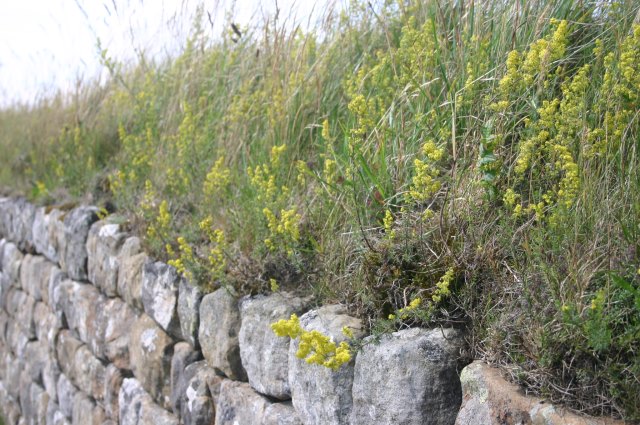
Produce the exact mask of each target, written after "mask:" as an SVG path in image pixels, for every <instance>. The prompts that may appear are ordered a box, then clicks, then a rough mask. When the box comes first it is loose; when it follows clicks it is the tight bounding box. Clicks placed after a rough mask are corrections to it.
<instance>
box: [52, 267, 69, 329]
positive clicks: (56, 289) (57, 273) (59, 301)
mask: <svg viewBox="0 0 640 425" xmlns="http://www.w3.org/2000/svg"><path fill="white" fill-rule="evenodd" d="M63 282H72V281H71V280H69V279H68V278H67V274H66V273H65V272H63V271H62V270H60V269H59V268H57V267H54V268H53V269H51V274H50V276H49V282H47V286H48V287H47V292H48V300H49V307H51V310H52V313H53V314H54V316H55V317H56V324H57V326H58V327H63V326H67V323H66V318H65V317H64V309H63V299H64V295H66V294H65V288H61V287H60V286H61V285H62V284H63ZM69 285H70V283H69Z"/></svg>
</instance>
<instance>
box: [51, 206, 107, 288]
mask: <svg viewBox="0 0 640 425" xmlns="http://www.w3.org/2000/svg"><path fill="white" fill-rule="evenodd" d="M97 212H98V209H97V208H95V207H86V206H81V207H77V208H74V209H73V210H71V211H69V212H67V213H66V214H65V216H64V221H63V226H62V230H63V234H62V235H59V239H58V241H59V243H60V251H59V260H60V267H61V268H62V270H64V271H65V272H66V273H67V274H68V275H69V277H70V278H71V279H74V280H86V279H87V278H88V274H87V247H86V242H87V235H88V234H89V228H90V227H91V225H92V224H93V223H94V222H95V221H96V220H97V219H98V216H97Z"/></svg>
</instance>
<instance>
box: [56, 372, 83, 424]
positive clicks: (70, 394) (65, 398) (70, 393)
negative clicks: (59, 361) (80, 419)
mask: <svg viewBox="0 0 640 425" xmlns="http://www.w3.org/2000/svg"><path fill="white" fill-rule="evenodd" d="M56 389H57V391H58V406H59V407H60V411H61V412H62V413H63V414H64V416H65V417H66V418H67V419H71V416H72V415H73V400H74V398H75V396H76V393H77V392H78V389H77V388H76V387H75V385H73V384H72V383H71V381H70V380H69V378H67V377H66V376H65V375H64V374H61V375H60V377H59V378H58V385H57V386H56Z"/></svg>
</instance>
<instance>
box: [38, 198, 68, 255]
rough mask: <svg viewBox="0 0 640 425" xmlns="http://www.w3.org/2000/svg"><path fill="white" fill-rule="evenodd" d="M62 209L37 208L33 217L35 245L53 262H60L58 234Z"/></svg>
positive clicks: (39, 251)
mask: <svg viewBox="0 0 640 425" xmlns="http://www.w3.org/2000/svg"><path fill="white" fill-rule="evenodd" d="M62 214H63V213H62V211H60V210H56V209H54V210H51V211H49V212H47V209H46V208H44V207H41V208H38V209H37V210H36V213H35V216H34V218H33V228H32V234H33V245H34V248H35V250H36V251H37V252H38V253H40V254H42V255H44V256H45V257H46V258H47V259H48V260H49V261H51V262H53V263H57V262H58V249H59V244H58V235H57V231H56V229H57V226H58V225H59V224H58V223H60V217H61V216H62Z"/></svg>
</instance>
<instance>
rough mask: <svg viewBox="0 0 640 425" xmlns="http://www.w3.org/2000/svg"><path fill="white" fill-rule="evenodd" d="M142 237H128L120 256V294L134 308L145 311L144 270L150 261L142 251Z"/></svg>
mask: <svg viewBox="0 0 640 425" xmlns="http://www.w3.org/2000/svg"><path fill="white" fill-rule="evenodd" d="M140 245H141V242H140V239H138V238H136V237H131V238H128V239H127V240H126V241H125V242H124V245H122V249H121V250H120V255H119V256H118V262H119V264H120V266H119V267H120V268H119V270H118V294H119V295H120V296H121V297H122V299H123V300H124V301H125V302H126V303H127V304H129V306H131V307H132V308H134V309H136V310H138V311H143V310H144V306H143V305H142V270H143V268H144V265H145V264H146V263H147V262H149V257H147V255H146V254H144V253H140V249H141V248H140Z"/></svg>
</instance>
